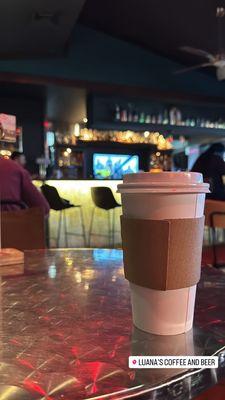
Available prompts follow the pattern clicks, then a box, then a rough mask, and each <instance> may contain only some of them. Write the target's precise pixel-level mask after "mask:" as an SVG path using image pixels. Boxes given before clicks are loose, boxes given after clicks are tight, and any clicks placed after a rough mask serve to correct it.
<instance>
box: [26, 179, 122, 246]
mask: <svg viewBox="0 0 225 400" xmlns="http://www.w3.org/2000/svg"><path fill="white" fill-rule="evenodd" d="M42 183H43V182H41V181H34V184H35V185H36V186H38V187H40V186H41V185H42ZM45 183H46V184H48V185H51V186H54V187H56V189H57V190H58V192H59V194H60V196H61V197H63V198H65V199H67V200H69V201H70V202H71V203H72V204H81V205H82V209H83V214H84V224H85V227H86V234H87V236H88V233H89V227H90V222H91V212H92V209H93V202H92V199H91V187H93V186H107V187H109V188H110V189H111V190H112V192H113V194H114V196H115V198H116V200H117V201H118V202H119V203H120V202H121V199H120V194H119V193H116V191H117V185H118V184H119V183H121V181H119V180H104V181H103V180H48V181H45ZM120 214H121V209H120V208H118V209H116V210H115V232H116V233H115V245H118V246H121V237H120V220H119V216H120ZM66 215H67V221H68V226H69V229H70V231H71V232H78V233H81V224H80V216H79V213H78V211H76V210H74V209H69V210H67V211H66ZM58 223H59V213H58V212H57V211H54V210H51V212H50V238H51V243H50V244H51V247H55V246H56V240H55V238H56V237H57V228H58ZM93 229H94V231H95V232H96V233H99V234H100V236H94V235H93V237H92V240H91V246H92V247H108V239H107V238H106V237H104V236H101V235H107V233H108V215H107V211H104V210H100V209H98V211H97V212H96V215H95V219H94V225H93ZM64 246H65V238H64V236H63V234H62V236H61V240H60V245H59V247H64ZM83 246H84V242H83V240H82V238H79V237H74V236H70V237H69V247H83Z"/></svg>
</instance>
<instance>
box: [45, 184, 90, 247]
mask: <svg viewBox="0 0 225 400" xmlns="http://www.w3.org/2000/svg"><path fill="white" fill-rule="evenodd" d="M41 191H42V193H43V195H44V196H45V198H46V200H47V201H48V203H49V206H50V208H51V209H52V210H55V211H59V213H60V216H59V224H58V232H57V241H56V243H57V247H59V241H60V236H61V229H62V222H63V224H64V235H65V244H66V247H68V235H70V236H82V237H83V240H84V246H85V247H86V232H85V226H84V217H83V211H82V206H81V205H80V204H72V203H70V202H69V200H66V199H63V198H62V197H60V196H59V193H58V190H57V189H56V188H55V187H54V186H50V185H47V184H44V185H42V186H41ZM71 208H74V209H78V210H79V211H80V220H81V228H82V234H79V233H74V232H68V230H67V221H66V214H65V211H66V210H68V209H71Z"/></svg>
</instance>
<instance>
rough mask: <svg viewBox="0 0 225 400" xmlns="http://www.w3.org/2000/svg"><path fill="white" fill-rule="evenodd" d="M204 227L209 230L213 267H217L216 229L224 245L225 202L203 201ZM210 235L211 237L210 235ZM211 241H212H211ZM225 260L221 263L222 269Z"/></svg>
mask: <svg viewBox="0 0 225 400" xmlns="http://www.w3.org/2000/svg"><path fill="white" fill-rule="evenodd" d="M205 226H207V227H208V230H209V244H210V243H211V244H212V250H213V265H214V266H215V267H219V266H220V265H219V263H218V260H217V251H216V250H217V245H218V243H217V237H216V236H217V235H216V233H217V232H216V229H217V228H219V229H222V230H223V231H222V234H223V235H222V239H223V240H222V243H221V244H223V245H224V244H225V201H221V200H212V199H206V201H205ZM210 233H211V235H210ZM211 239H212V240H211ZM224 264H225V260H224V261H223V265H222V266H223V267H224Z"/></svg>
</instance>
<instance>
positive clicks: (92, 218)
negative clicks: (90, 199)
mask: <svg viewBox="0 0 225 400" xmlns="http://www.w3.org/2000/svg"><path fill="white" fill-rule="evenodd" d="M94 215H95V207H93V210H92V213H91V222H90V228H89V235H88V236H89V237H88V247H91V235H92V228H93V221H94Z"/></svg>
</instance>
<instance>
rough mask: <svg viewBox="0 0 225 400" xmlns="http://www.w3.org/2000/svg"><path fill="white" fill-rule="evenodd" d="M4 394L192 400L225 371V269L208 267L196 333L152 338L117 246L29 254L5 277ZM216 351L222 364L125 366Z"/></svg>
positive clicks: (69, 399)
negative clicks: (136, 315) (137, 321)
mask: <svg viewBox="0 0 225 400" xmlns="http://www.w3.org/2000/svg"><path fill="white" fill-rule="evenodd" d="M1 279H2V284H1V309H0V311H1V314H0V315H1V319H0V321H1V324H0V333H1V335H0V338H1V347H0V349H1V350H0V358H1V364H0V367H1V368H0V398H2V399H3V398H4V400H12V399H13V400H17V399H18V400H22V399H23V400H33V399H34V400H37V399H39V400H41V399H42V400H46V399H47V400H63V399H64V400H75V399H76V400H84V399H99V400H100V399H111V400H113V399H114V400H116V399H117V400H119V399H120V400H121V399H128V398H136V399H148V400H153V399H154V400H156V399H157V400H169V399H179V400H186V399H193V398H194V397H195V396H196V395H198V394H199V393H201V392H202V391H203V390H205V389H206V388H207V387H209V386H211V385H215V384H216V383H217V381H218V380H219V379H221V378H222V377H224V376H225V350H224V349H225V348H224V346H225V329H224V326H225V318H224V316H225V306H224V290H225V275H224V274H223V273H222V272H219V271H217V270H214V269H212V268H210V267H205V268H203V270H202V279H201V282H200V284H199V286H198V291H197V303H196V312H195V323H194V329H193V330H192V331H190V332H188V333H187V334H183V335H177V336H168V337H162V336H156V335H150V334H147V333H144V332H141V331H139V330H138V329H136V328H134V327H133V326H132V319H131V307H130V296H129V286H128V283H127V281H126V280H125V279H124V276H123V268H122V251H120V250H115V249H111V250H103V249H95V250H81V249H80V250H69V249H68V250H45V251H44V250H42V251H30V252H26V254H25V270H24V274H22V275H21V276H17V277H16V278H13V277H8V278H7V277H2V278H1ZM162 354H164V355H165V354H167V355H185V354H187V355H212V354H217V355H218V356H219V368H218V369H202V370H179V369H155V370H154V369H145V370H138V369H136V370H135V369H129V368H128V357H129V355H162Z"/></svg>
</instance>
